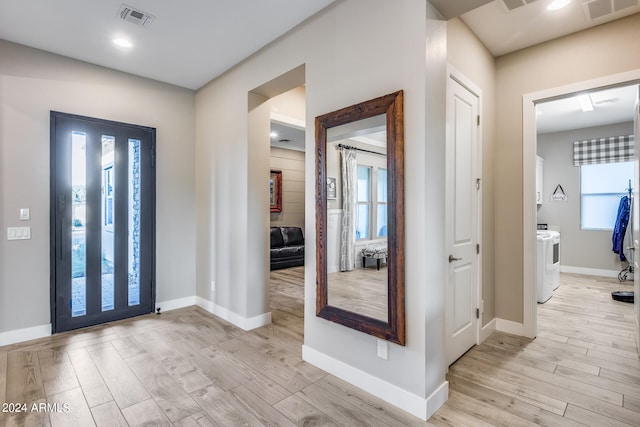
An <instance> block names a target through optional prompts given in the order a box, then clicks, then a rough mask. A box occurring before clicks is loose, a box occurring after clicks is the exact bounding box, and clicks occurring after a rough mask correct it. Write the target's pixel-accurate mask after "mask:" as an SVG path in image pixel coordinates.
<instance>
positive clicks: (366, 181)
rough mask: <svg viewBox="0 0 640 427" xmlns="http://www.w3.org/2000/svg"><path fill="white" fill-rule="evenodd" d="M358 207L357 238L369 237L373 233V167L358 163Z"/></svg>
mask: <svg viewBox="0 0 640 427" xmlns="http://www.w3.org/2000/svg"><path fill="white" fill-rule="evenodd" d="M356 197H357V202H358V203H357V207H356V239H357V240H362V239H368V238H369V236H370V235H371V234H370V233H369V230H370V228H371V218H370V212H371V168H370V167H368V166H360V165H358V186H357V196H356Z"/></svg>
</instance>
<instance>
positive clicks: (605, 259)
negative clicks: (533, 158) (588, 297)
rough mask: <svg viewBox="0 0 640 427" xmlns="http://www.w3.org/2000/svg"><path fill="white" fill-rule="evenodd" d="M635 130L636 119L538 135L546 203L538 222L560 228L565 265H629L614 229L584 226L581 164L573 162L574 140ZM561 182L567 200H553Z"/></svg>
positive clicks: (615, 268) (623, 185)
mask: <svg viewBox="0 0 640 427" xmlns="http://www.w3.org/2000/svg"><path fill="white" fill-rule="evenodd" d="M631 134H633V122H627V123H616V124H613V125H607V126H597V127H591V128H585V129H576V130H571V131H565V132H553V133H546V134H539V135H538V155H539V156H540V157H542V158H543V159H544V171H543V191H542V193H543V203H542V205H541V206H539V207H538V222H539V223H546V224H548V225H549V226H555V227H559V228H560V232H561V242H560V243H561V244H560V263H561V265H562V266H563V267H579V268H583V269H596V270H608V271H611V272H617V271H620V270H622V269H623V268H624V267H626V263H625V265H622V263H621V262H620V257H619V256H617V255H616V254H614V253H613V252H612V250H611V233H612V232H611V231H600V230H581V229H580V168H579V167H576V166H574V165H573V142H574V141H583V140H586V139H594V138H605V137H609V136H620V135H631ZM558 184H560V185H562V188H563V189H564V191H565V192H566V193H567V195H568V198H567V201H566V202H552V201H550V200H549V196H550V195H551V194H552V193H553V191H554V189H555V188H556V186H557V185H558ZM627 187H628V184H627V183H624V182H623V183H620V193H621V194H622V193H624V189H625V188H627Z"/></svg>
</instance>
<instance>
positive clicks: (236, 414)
mask: <svg viewBox="0 0 640 427" xmlns="http://www.w3.org/2000/svg"><path fill="white" fill-rule="evenodd" d="M303 274H304V268H303V267H296V268H292V269H286V270H278V271H274V272H272V273H271V289H270V290H271V293H270V295H271V308H272V318H273V323H272V324H271V325H269V326H265V327H263V328H260V329H257V330H254V331H250V332H245V331H242V330H241V329H238V328H236V327H235V326H233V325H231V324H229V323H227V322H225V321H223V320H220V319H219V318H217V317H215V316H212V315H211V314H209V313H207V312H206V311H204V310H202V309H200V308H198V307H189V308H184V309H180V310H173V311H169V312H165V313H162V314H161V315H155V314H150V315H147V316H141V317H137V318H134V319H128V320H124V321H120V322H113V323H110V324H106V325H101V326H96V327H91V328H86V329H83V330H78V331H72V332H67V333H62V334H58V335H55V336H53V337H48V338H43V339H39V340H34V341H29V342H25V343H20V344H15V345H11V346H5V347H0V404H2V403H5V402H7V403H19V404H25V405H26V411H22V412H17V411H16V410H14V411H13V412H12V413H2V412H0V426H53V427H57V426H62V427H71V426H80V427H87V426H109V427H115V426H142V425H145V426H182V427H187V426H189V427H190V426H223V427H228V426H405V425H408V426H422V425H428V424H427V423H426V422H422V421H420V420H419V419H417V418H415V417H413V416H411V415H408V414H407V413H405V412H403V411H401V410H399V409H397V408H395V407H393V406H391V405H388V404H386V403H385V402H383V401H381V400H379V399H377V398H375V397H373V396H371V395H369V394H367V393H365V392H363V391H362V390H359V389H357V388H355V387H353V386H351V385H350V384H348V383H346V382H344V381H341V380H339V379H337V378H335V377H333V376H331V375H328V374H327V373H326V372H324V371H322V370H320V369H318V368H315V367H314V366H312V365H309V364H307V363H305V362H303V361H302V359H301V346H302V342H303V340H302V334H303V331H304V328H303V316H304V304H303V295H304V290H303V286H304V277H303ZM34 404H35V405H36V406H33V405H34ZM40 405H42V406H40ZM47 405H48V406H47ZM34 408H35V409H38V410H35V409H34ZM14 409H15V408H14ZM21 409H22V408H21Z"/></svg>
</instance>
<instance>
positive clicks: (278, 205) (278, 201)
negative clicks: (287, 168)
mask: <svg viewBox="0 0 640 427" xmlns="http://www.w3.org/2000/svg"><path fill="white" fill-rule="evenodd" d="M269 210H270V211H271V212H282V171H276V170H272V171H271V177H270V178H269Z"/></svg>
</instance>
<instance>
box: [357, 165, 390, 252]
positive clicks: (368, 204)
mask: <svg viewBox="0 0 640 427" xmlns="http://www.w3.org/2000/svg"><path fill="white" fill-rule="evenodd" d="M357 193H358V194H357V207H356V239H357V240H371V239H377V238H384V237H387V170H386V169H383V168H378V167H375V166H370V165H362V164H360V165H358V185H357Z"/></svg>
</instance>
